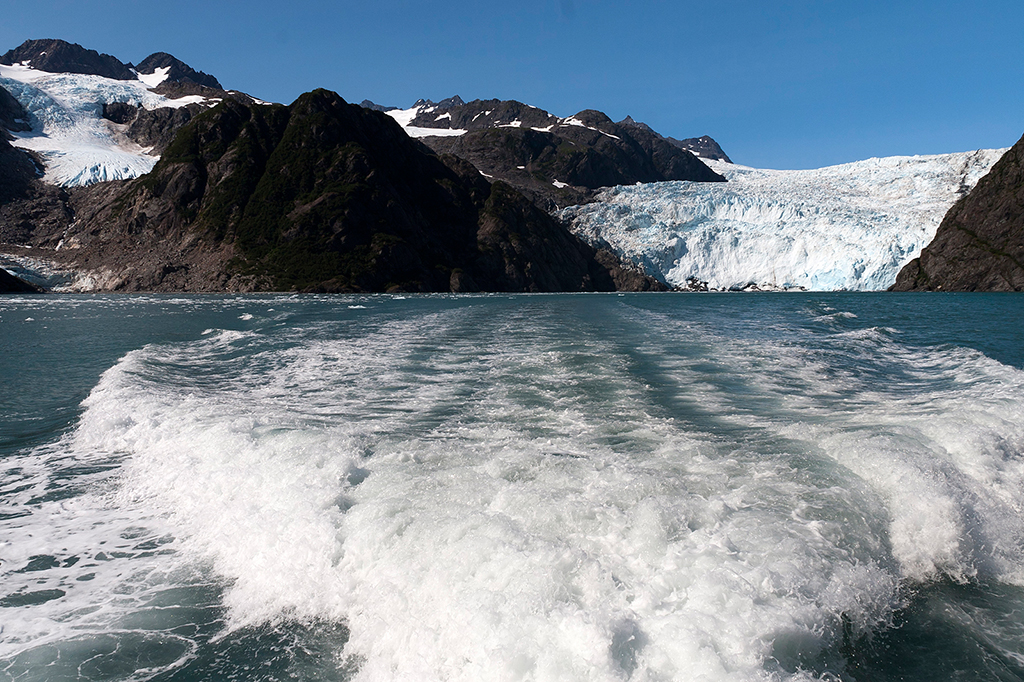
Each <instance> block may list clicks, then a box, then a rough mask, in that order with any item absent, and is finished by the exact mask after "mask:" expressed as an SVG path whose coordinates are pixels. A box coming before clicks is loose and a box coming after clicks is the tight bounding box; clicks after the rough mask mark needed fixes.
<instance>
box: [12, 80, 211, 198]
mask: <svg viewBox="0 0 1024 682" xmlns="http://www.w3.org/2000/svg"><path fill="white" fill-rule="evenodd" d="M161 72H163V73H161ZM163 76H166V69H157V71H156V73H154V74H150V75H148V76H147V75H142V76H140V80H135V81H122V80H113V79H110V78H103V77H102V76H92V75H82V74H65V73H48V72H45V71H39V70H36V69H32V68H29V67H27V66H24V65H15V66H4V65H0V85H2V86H3V87H4V88H6V89H7V90H8V91H10V93H11V94H12V95H13V96H14V97H15V98H16V99H17V100H18V101H19V102H21V104H22V106H24V107H25V109H26V111H28V113H29V123H30V124H31V126H32V130H31V131H30V132H27V133H14V136H15V140H14V141H13V142H12V144H13V145H15V146H17V147H21V148H23V149H28V150H31V151H34V152H36V153H37V154H38V155H39V157H40V158H41V159H42V161H43V164H44V166H45V167H46V173H45V175H44V176H43V180H44V181H46V182H50V183H52V184H55V185H62V186H65V187H74V186H84V185H89V184H92V183H94V182H102V181H105V180H123V179H129V178H134V177H138V176H139V175H143V174H145V173H148V172H149V171H150V170H152V168H153V166H154V165H155V164H156V162H157V160H158V159H159V157H158V156H152V155H149V154H148V153H147V151H148V150H147V149H144V148H143V147H140V146H139V145H138V144H136V143H134V142H132V141H131V140H129V139H128V138H127V137H126V136H125V135H124V134H123V133H122V132H121V131H120V129H119V126H116V125H115V124H112V123H111V122H110V121H107V120H105V119H104V118H103V105H104V104H110V103H113V102H125V103H127V104H131V105H133V106H136V107H139V108H144V109H159V108H162V107H176V108H177V107H183V106H186V105H188V104H193V103H208V101H207V100H206V99H205V98H203V97H200V96H197V95H192V96H188V97H182V98H180V99H168V98H167V97H164V96H163V95H158V94H156V93H155V92H152V91H150V90H149V83H150V82H157V78H160V80H161V81H162V80H163ZM141 79H147V80H141Z"/></svg>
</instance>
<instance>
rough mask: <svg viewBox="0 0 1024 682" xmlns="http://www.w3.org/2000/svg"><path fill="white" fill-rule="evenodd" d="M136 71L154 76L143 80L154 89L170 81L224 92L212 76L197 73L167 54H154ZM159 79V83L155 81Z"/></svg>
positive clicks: (142, 62) (141, 63)
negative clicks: (193, 84)
mask: <svg viewBox="0 0 1024 682" xmlns="http://www.w3.org/2000/svg"><path fill="white" fill-rule="evenodd" d="M135 71H136V72H137V73H138V74H140V75H142V76H154V77H155V78H144V79H143V80H144V81H145V82H146V83H147V84H150V85H153V87H156V85H159V84H160V83H163V82H165V81H170V82H172V83H195V84H196V85H202V86H203V87H207V88H212V89H214V90H223V89H224V88H223V87H221V84H220V81H218V80H217V79H216V78H214V77H213V76H211V75H210V74H207V73H203V72H202V71H196V70H195V69H193V68H192V67H191V66H189V65H188V64H186V63H185V62H183V61H181V60H180V59H178V58H176V57H174V56H172V55H169V54H167V53H166V52H154V53H153V54H151V55H149V56H148V57H146V58H145V59H143V60H142V61H141V62H139V65H138V66H136V67H135ZM157 79H159V81H158V82H156V83H154V82H153V81H155V80H157Z"/></svg>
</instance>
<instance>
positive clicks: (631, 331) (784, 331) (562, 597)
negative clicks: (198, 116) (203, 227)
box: [0, 293, 1024, 681]
mask: <svg viewBox="0 0 1024 682" xmlns="http://www.w3.org/2000/svg"><path fill="white" fill-rule="evenodd" d="M1021 329H1024V298H1021V297H1019V296H1014V295H956V294H926V295H914V294H907V295H898V294H842V293H827V294H782V295H753V294H747V295H736V294H732V295H730V294H720V295H716V294H712V295H672V294H637V295H632V294H631V295H557V296H504V295H502V296H462V297H454V296H423V297H401V296H395V297H391V296H366V297H359V296H346V297H313V296H304V297H300V296H188V297H171V296H138V297H123V296H46V297H5V298H2V299H0V332H2V335H0V348H2V355H0V386H2V387H3V388H2V392H0V409H2V414H3V417H2V419H0V466H2V472H3V476H2V478H0V576H2V580H0V679H14V680H65V679H88V680H162V681H169V680H175V681H178V680H289V679H297V680H399V679H401V680H474V681H476V680H588V681H590V680H627V679H630V680H652V681H653V680H837V679H841V680H882V681H887V680H893V681H895V680H939V679H942V680H947V679H955V680H1024V513H1022V512H1024V390H1022V389H1024V341H1022V340H1021V337H1020V330H1021Z"/></svg>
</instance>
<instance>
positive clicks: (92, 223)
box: [0, 90, 660, 291]
mask: <svg viewBox="0 0 1024 682" xmlns="http://www.w3.org/2000/svg"><path fill="white" fill-rule="evenodd" d="M66 203H67V205H68V206H69V207H70V209H71V211H72V213H73V216H74V220H73V221H69V222H68V224H64V225H56V226H52V227H50V228H48V229H37V230H35V231H33V232H32V234H30V235H29V236H28V239H27V240H26V241H27V242H28V243H29V244H31V245H32V246H33V247H36V249H37V250H45V251H46V253H47V254H48V255H49V257H50V258H51V259H52V260H54V261H57V262H59V263H62V264H64V266H66V267H69V268H73V269H76V270H80V271H85V272H89V273H91V275H90V276H91V278H92V279H91V287H92V288H93V289H94V290H116V291H223V290H301V291H385V290H392V291H477V290H486V291H585V290H608V291H610V290H615V289H616V288H633V289H644V288H658V287H659V286H660V285H658V284H657V283H656V282H654V281H653V280H650V279H648V278H646V277H644V276H642V275H639V274H636V273H632V272H629V271H627V270H623V269H622V268H621V267H619V266H618V261H617V259H615V258H614V257H613V256H611V255H610V254H609V253H607V252H603V253H601V252H598V251H597V250H595V249H592V248H591V247H589V246H587V245H586V244H583V243H582V242H581V241H579V240H578V239H577V238H575V237H573V236H572V235H571V234H570V233H569V232H568V231H567V230H566V229H565V228H564V226H562V225H561V224H560V223H558V222H557V221H556V220H554V219H553V218H552V217H551V216H549V215H548V214H547V213H545V212H544V211H541V210H540V209H538V208H537V207H536V206H534V205H533V204H532V203H530V202H529V201H528V200H527V199H526V198H525V197H523V196H522V195H520V194H519V193H518V192H516V191H515V190H513V189H512V188H511V187H509V186H508V185H505V184H503V183H494V184H491V183H488V182H487V181H486V180H485V179H484V178H483V177H481V176H480V174H479V173H478V172H477V171H476V169H474V168H472V166H470V165H469V164H467V163H466V162H464V161H461V160H459V159H457V158H455V157H447V158H440V157H438V156H436V155H434V154H433V153H432V152H431V151H430V150H429V149H427V148H426V147H423V146H422V145H421V144H420V143H418V142H416V141H414V140H412V139H411V138H409V137H408V136H407V135H405V134H404V133H403V132H402V130H401V128H400V127H399V126H398V125H397V124H396V123H395V122H394V121H393V120H392V119H391V118H389V117H388V116H386V115H385V114H383V113H380V112H375V111H370V110H366V109H363V108H361V107H358V106H354V105H350V104H347V103H346V102H345V101H344V100H343V99H342V98H341V97H339V96H338V95H336V94H334V93H331V92H328V91H325V90H317V91H314V92H312V93H307V94H306V95H303V96H301V97H300V98H299V99H297V100H296V101H295V102H294V103H293V104H291V105H289V106H282V105H265V104H256V103H252V102H249V103H243V102H239V101H236V100H233V99H225V100H224V101H222V102H220V103H219V104H217V105H216V106H215V107H214V108H212V109H210V110H207V111H205V112H202V113H200V114H198V115H197V116H195V117H194V118H193V119H192V120H191V121H189V122H188V123H187V124H185V125H184V126H183V127H182V128H181V129H180V130H179V131H178V133H177V135H176V136H175V138H174V140H173V141H172V142H171V144H170V145H169V146H168V147H167V148H166V150H165V151H164V154H163V156H162V157H161V159H160V160H159V162H158V163H157V164H156V165H155V166H154V168H153V170H152V171H151V172H150V173H148V174H146V175H143V176H141V177H139V178H137V179H134V180H131V181H127V182H125V181H121V182H108V183H99V184H93V185H91V186H89V187H85V188H72V189H71V191H70V192H69V193H68V198H67V201H66ZM0 230H2V225H0ZM3 237H5V235H3V233H2V231H0V238H3ZM3 241H9V239H6V238H4V239H3ZM23 243H24V242H23Z"/></svg>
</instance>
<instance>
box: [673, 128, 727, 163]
mask: <svg viewBox="0 0 1024 682" xmlns="http://www.w3.org/2000/svg"><path fill="white" fill-rule="evenodd" d="M665 139H666V140H668V141H669V143H671V144H674V145H675V146H677V147H679V148H680V149H685V150H686V151H688V152H690V153H692V154H696V155H697V156H699V157H701V158H702V159H711V160H712V161H725V162H726V163H732V159H730V158H729V156H728V155H727V154H726V153H725V151H724V150H723V149H722V148H721V147H720V146H719V144H718V143H717V142H715V141H714V140H713V139H712V138H710V137H708V136H707V135H703V136H701V137H688V138H686V139H685V140H677V139H675V138H674V137H666V138H665Z"/></svg>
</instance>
